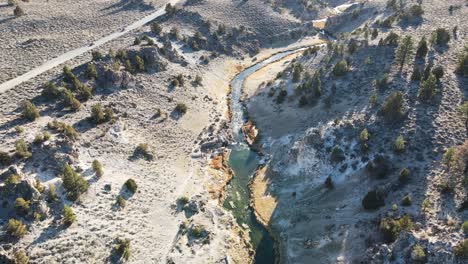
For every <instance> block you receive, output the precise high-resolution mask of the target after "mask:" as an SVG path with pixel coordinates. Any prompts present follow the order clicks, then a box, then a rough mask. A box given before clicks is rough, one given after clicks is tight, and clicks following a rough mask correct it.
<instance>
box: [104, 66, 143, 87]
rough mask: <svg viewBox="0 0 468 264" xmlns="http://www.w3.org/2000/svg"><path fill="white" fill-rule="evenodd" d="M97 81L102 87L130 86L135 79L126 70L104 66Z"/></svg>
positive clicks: (133, 84) (133, 83)
mask: <svg viewBox="0 0 468 264" xmlns="http://www.w3.org/2000/svg"><path fill="white" fill-rule="evenodd" d="M98 81H99V82H100V83H101V85H103V86H104V87H107V88H110V87H115V88H132V87H135V79H134V78H133V76H132V75H131V74H130V73H129V72H127V71H121V70H115V69H112V68H105V69H104V70H103V73H102V74H101V75H100V77H99V79H98Z"/></svg>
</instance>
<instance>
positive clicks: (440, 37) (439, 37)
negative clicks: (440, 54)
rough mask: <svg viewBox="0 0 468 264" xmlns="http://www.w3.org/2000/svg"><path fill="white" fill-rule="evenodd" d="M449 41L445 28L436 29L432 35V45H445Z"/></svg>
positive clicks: (448, 34)
mask: <svg viewBox="0 0 468 264" xmlns="http://www.w3.org/2000/svg"><path fill="white" fill-rule="evenodd" d="M449 41H450V33H449V32H448V31H447V30H446V29H445V28H438V29H436V30H435V31H434V32H433V33H432V43H435V44H437V45H439V46H442V45H446V44H447V43H448V42H449Z"/></svg>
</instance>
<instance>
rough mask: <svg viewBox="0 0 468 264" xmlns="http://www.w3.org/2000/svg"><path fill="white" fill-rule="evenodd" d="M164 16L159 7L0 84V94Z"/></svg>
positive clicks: (164, 12) (162, 10) (173, 3)
mask: <svg viewBox="0 0 468 264" xmlns="http://www.w3.org/2000/svg"><path fill="white" fill-rule="evenodd" d="M181 1H182V0H170V1H167V3H170V4H172V5H175V4H177V3H179V2H181ZM165 14H166V10H165V9H164V7H160V8H159V9H158V10H156V11H155V12H153V13H151V14H149V15H148V16H145V17H144V18H142V19H140V20H138V21H136V22H133V23H132V24H129V25H128V26H127V27H125V28H124V29H123V30H122V31H117V32H114V33H111V34H109V35H107V36H105V37H102V38H100V39H98V40H96V41H94V42H93V43H91V44H89V45H86V46H82V47H80V48H77V49H74V50H71V51H69V52H66V53H64V54H62V55H60V56H58V57H56V58H53V59H51V60H48V61H46V62H44V63H43V64H42V65H40V66H38V67H36V68H34V69H32V70H30V71H28V72H26V73H24V74H22V75H20V76H18V77H16V78H13V79H10V80H8V81H6V82H4V83H2V84H0V93H3V92H5V91H7V90H9V89H12V88H13V87H15V86H17V85H19V84H21V83H23V82H26V81H28V80H30V79H32V78H34V77H36V76H38V75H40V74H42V73H44V72H46V71H48V70H50V69H53V68H55V67H57V66H59V65H60V64H62V63H65V62H67V61H69V60H71V59H74V58H76V57H78V56H80V55H82V54H84V53H86V52H88V51H90V50H92V49H95V48H97V47H100V46H102V45H104V44H106V43H107V42H109V41H112V40H114V39H116V38H119V37H121V36H123V35H125V34H127V33H129V32H130V31H132V30H135V29H138V28H140V27H143V26H144V25H146V24H147V23H149V22H151V21H152V20H154V19H156V18H158V17H160V16H163V15H165Z"/></svg>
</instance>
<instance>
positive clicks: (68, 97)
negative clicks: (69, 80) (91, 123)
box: [62, 89, 81, 111]
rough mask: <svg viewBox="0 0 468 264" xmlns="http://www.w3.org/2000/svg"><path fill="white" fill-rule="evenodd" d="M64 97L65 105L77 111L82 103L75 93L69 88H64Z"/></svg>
mask: <svg viewBox="0 0 468 264" xmlns="http://www.w3.org/2000/svg"><path fill="white" fill-rule="evenodd" d="M62 98H63V102H64V103H65V105H67V106H69V107H70V108H71V109H72V110H74V111H76V110H78V109H80V107H81V103H80V101H78V99H76V98H75V96H74V95H73V93H72V92H71V91H70V90H68V89H63V90H62Z"/></svg>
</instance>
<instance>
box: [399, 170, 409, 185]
mask: <svg viewBox="0 0 468 264" xmlns="http://www.w3.org/2000/svg"><path fill="white" fill-rule="evenodd" d="M409 179H410V171H409V170H408V169H407V168H403V169H401V170H400V173H399V176H398V180H399V181H400V182H401V183H407V182H408V181H409Z"/></svg>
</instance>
